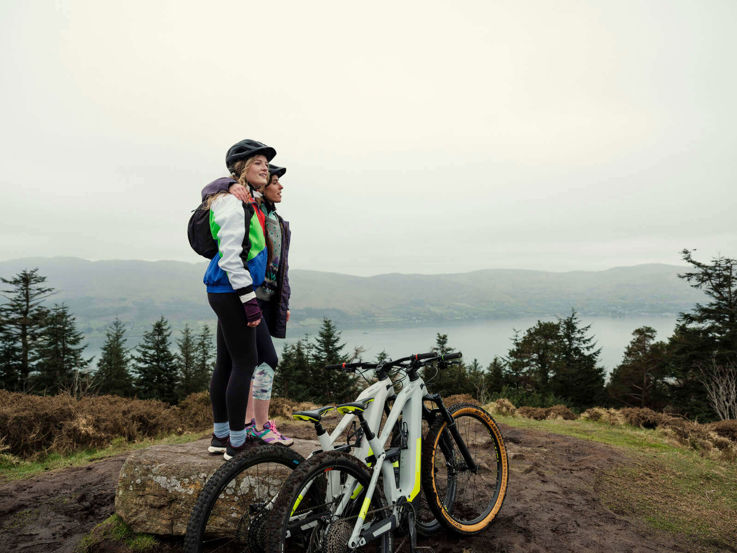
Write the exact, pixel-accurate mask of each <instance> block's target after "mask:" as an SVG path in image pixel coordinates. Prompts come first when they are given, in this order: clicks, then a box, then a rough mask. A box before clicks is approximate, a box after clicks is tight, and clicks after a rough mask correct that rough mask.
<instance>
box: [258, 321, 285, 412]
mask: <svg viewBox="0 0 737 553" xmlns="http://www.w3.org/2000/svg"><path fill="white" fill-rule="evenodd" d="M262 311H264V309H263V308H262ZM256 351H257V352H258V365H257V366H256V368H255V369H254V371H253V397H254V399H262V400H269V399H271V389H272V388H273V387H274V371H275V370H276V365H277V363H278V362H279V358H278V357H277V356H276V349H274V342H273V341H272V340H271V334H269V327H268V325H267V324H266V319H265V318H264V317H261V324H259V325H258V326H257V327H256Z"/></svg>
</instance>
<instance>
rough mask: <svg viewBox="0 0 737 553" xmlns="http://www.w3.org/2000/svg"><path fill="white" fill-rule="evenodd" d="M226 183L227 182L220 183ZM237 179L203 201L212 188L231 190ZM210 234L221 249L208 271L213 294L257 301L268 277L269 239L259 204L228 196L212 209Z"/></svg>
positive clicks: (226, 179)
mask: <svg viewBox="0 0 737 553" xmlns="http://www.w3.org/2000/svg"><path fill="white" fill-rule="evenodd" d="M219 181H224V182H222V183H221V182H219ZM233 182H234V181H233V179H228V178H222V179H217V180H216V181H214V182H212V183H210V184H209V185H208V186H207V187H205V189H204V190H203V191H202V199H203V201H204V200H205V199H206V198H207V197H208V196H209V195H210V194H205V191H206V190H208V189H209V188H210V187H211V186H213V185H214V186H215V188H219V187H221V186H223V185H225V186H226V190H227V186H229V185H230V184H232V183H233ZM210 232H211V233H212V237H213V238H214V239H215V242H217V245H218V253H217V255H216V256H215V257H213V258H212V260H211V261H210V264H209V265H208V266H207V270H206V271H205V277H204V278H203V282H204V283H205V285H206V286H207V291H208V292H210V293H216V294H218V293H227V292H235V293H236V294H238V296H239V297H240V299H241V301H242V302H244V303H245V302H247V301H248V300H250V299H252V298H255V297H256V294H255V292H254V289H255V288H257V287H258V286H260V285H261V283H262V282H263V281H264V275H265V273H266V260H267V256H268V252H267V249H266V238H265V231H264V214H263V213H262V212H261V210H260V209H259V207H258V206H257V205H256V203H255V202H250V203H248V204H245V203H243V202H241V201H240V200H239V199H238V198H236V197H235V196H232V195H230V194H224V195H222V196H220V197H218V198H216V199H215V200H214V201H213V202H212V204H211V205H210Z"/></svg>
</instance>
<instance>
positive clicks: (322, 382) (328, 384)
mask: <svg viewBox="0 0 737 553" xmlns="http://www.w3.org/2000/svg"><path fill="white" fill-rule="evenodd" d="M343 348H345V344H341V343H340V331H338V329H337V328H336V327H335V325H334V324H333V322H332V321H331V320H330V319H323V321H322V325H321V327H320V332H319V334H318V335H317V337H316V338H315V341H314V343H313V348H312V368H313V371H312V372H313V374H312V379H311V381H312V383H313V386H315V388H313V393H314V395H315V396H316V397H315V398H314V399H312V401H315V402H327V403H339V402H343V401H351V400H352V399H353V397H354V395H355V389H356V384H355V378H354V377H353V375H352V374H350V373H347V372H345V371H340V370H335V369H325V366H326V365H334V364H337V363H345V362H346V361H348V356H347V355H345V354H344V353H343ZM318 383H319V384H318Z"/></svg>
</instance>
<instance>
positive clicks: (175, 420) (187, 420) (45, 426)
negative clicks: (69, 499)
mask: <svg viewBox="0 0 737 553" xmlns="http://www.w3.org/2000/svg"><path fill="white" fill-rule="evenodd" d="M203 403H204V399H203V398H202V397H196V398H192V399H191V400H190V398H187V399H185V400H184V402H183V404H184V406H185V407H184V408H178V407H170V406H169V405H168V404H166V403H163V402H161V401H155V400H140V399H128V398H122V397H119V396H90V397H83V398H82V399H79V400H77V399H75V398H74V397H72V396H70V395H69V394H59V395H57V396H35V395H28V394H21V393H16V392H7V391H4V390H0V435H2V436H3V437H4V440H5V442H4V443H5V444H6V446H7V454H10V455H14V456H18V457H21V458H27V459H28V458H38V457H42V456H43V455H45V454H47V453H50V452H52V451H54V452H58V453H70V452H72V451H76V450H81V449H89V448H101V447H105V446H107V445H109V444H110V443H111V442H112V441H113V440H114V439H115V438H121V437H122V438H123V439H125V440H126V441H133V440H138V439H141V438H151V437H158V436H162V435H165V434H171V433H173V432H183V431H184V429H188V430H202V429H204V428H206V427H207V425H208V424H210V422H211V420H212V416H211V415H207V417H205V415H204V414H203V410H204V407H203ZM208 403H209V400H208ZM192 413H199V414H198V415H197V416H195V415H193V414H192Z"/></svg>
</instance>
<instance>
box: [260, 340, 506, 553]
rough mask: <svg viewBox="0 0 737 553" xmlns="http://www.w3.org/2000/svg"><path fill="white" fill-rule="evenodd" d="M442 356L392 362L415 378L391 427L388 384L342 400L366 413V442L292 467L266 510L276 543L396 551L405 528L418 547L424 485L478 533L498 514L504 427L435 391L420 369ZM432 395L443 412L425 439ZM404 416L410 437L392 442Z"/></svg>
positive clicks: (457, 527) (451, 523) (343, 551)
mask: <svg viewBox="0 0 737 553" xmlns="http://www.w3.org/2000/svg"><path fill="white" fill-rule="evenodd" d="M451 355H452V354H451ZM449 357H451V356H446V357H445V360H447V359H448V358H449ZM436 360H443V359H442V357H441V356H439V355H437V354H436V353H426V354H419V355H414V356H411V357H409V358H404V359H401V360H397V361H395V362H392V363H391V365H393V366H394V367H396V368H397V369H398V370H400V371H404V372H405V374H406V376H407V382H406V383H405V385H404V386H403V387H402V390H401V391H400V392H399V394H397V396H396V398H395V399H394V402H393V405H392V407H391V409H390V412H389V414H388V416H387V417H386V421H385V422H384V425H383V428H381V429H380V428H379V423H380V421H381V413H382V412H383V404H384V403H385V401H386V394H385V393H382V390H381V389H380V386H376V385H374V386H371V387H369V388H367V389H366V390H364V392H362V393H361V394H360V395H359V397H358V398H357V400H356V401H355V402H351V403H344V404H341V405H338V406H337V409H338V411H340V412H342V413H352V414H354V415H355V416H356V417H357V418H358V420H359V422H360V428H361V429H362V431H363V437H364V438H365V443H364V444H362V445H361V446H359V452H354V453H353V454H352V455H351V454H348V453H346V452H345V451H324V452H321V453H318V454H316V455H314V456H312V457H310V458H309V459H307V460H306V461H304V462H303V463H301V464H300V465H299V466H298V467H297V468H296V469H295V470H294V471H293V472H292V473H291V474H290V475H289V476H288V478H287V479H286V481H285V483H284V486H283V487H282V489H281V490H280V492H279V494H278V496H277V497H276V500H275V501H274V502H273V505H272V507H271V509H270V510H269V512H268V513H267V515H266V516H267V519H266V525H265V529H266V532H265V539H264V546H265V551H266V553H291V552H297V551H299V552H303V551H305V552H308V553H311V552H318V551H326V552H329V553H348V552H359V551H368V550H373V549H376V550H377V551H380V552H387V553H388V552H393V551H394V550H395V549H394V533H395V531H397V530H402V532H403V534H404V535H405V539H404V541H409V547H410V550H411V551H415V550H416V533H415V526H416V523H415V521H416V508H415V504H414V500H415V498H416V497H417V496H418V494H419V493H420V489H421V488H422V489H423V491H424V493H425V496H426V498H427V502H428V505H429V507H430V509H431V510H432V512H433V513H434V514H435V516H436V517H437V519H438V520H439V521H440V522H441V523H442V524H444V525H445V526H446V527H448V528H449V529H451V530H453V531H455V532H457V533H460V534H475V533H478V532H480V531H481V530H483V529H484V528H486V526H488V524H490V523H491V522H492V521H493V520H494V518H495V517H496V515H497V514H498V513H499V510H500V509H501V506H502V503H503V502H504V498H505V496H506V490H507V482H508V478H509V465H508V460H507V452H506V448H505V446H504V441H503V439H502V435H501V432H500V431H499V428H498V427H497V425H496V423H495V421H494V420H493V418H492V417H491V415H489V414H488V413H487V412H486V411H484V410H483V409H482V408H480V407H478V406H476V405H471V404H459V405H454V406H452V407H451V408H450V409H446V408H445V406H444V404H443V401H442V399H441V398H440V397H439V396H437V395H433V394H428V393H427V389H426V386H425V383H424V381H423V380H422V378H421V377H420V375H419V369H420V368H421V367H423V366H424V365H426V364H427V363H428V362H430V361H436ZM377 384H379V383H377ZM424 399H430V400H432V401H433V402H434V403H435V404H436V405H437V412H438V416H437V418H436V420H435V421H434V422H433V424H432V426H431V427H430V430H429V432H428V434H427V436H426V438H425V444H424V446H423V445H422V434H421V420H422V406H423V400H424ZM400 417H401V424H400V443H399V444H398V445H395V446H390V447H389V448H388V449H385V448H384V444H386V443H387V442H388V441H389V437H390V433H392V432H393V431H394V429H395V427H396V424H397V422H398V421H399V420H400ZM364 453H367V454H368V455H367V457H366V458H365V460H364V461H362V459H361V456H362V455H363V454H364ZM395 462H398V464H399V467H398V471H395V467H394V463H395Z"/></svg>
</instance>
